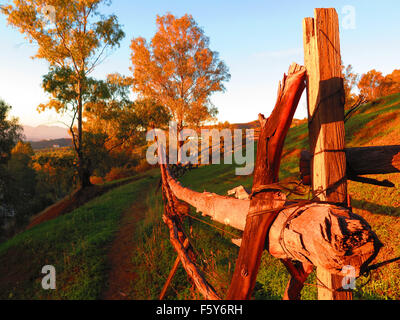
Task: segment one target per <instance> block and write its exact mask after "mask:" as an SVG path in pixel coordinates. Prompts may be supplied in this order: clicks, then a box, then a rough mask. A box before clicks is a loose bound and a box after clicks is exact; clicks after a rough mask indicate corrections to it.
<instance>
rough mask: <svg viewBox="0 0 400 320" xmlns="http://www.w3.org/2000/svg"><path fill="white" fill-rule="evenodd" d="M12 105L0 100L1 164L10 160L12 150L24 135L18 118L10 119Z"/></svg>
mask: <svg viewBox="0 0 400 320" xmlns="http://www.w3.org/2000/svg"><path fill="white" fill-rule="evenodd" d="M10 110H11V106H10V105H8V104H7V103H5V102H4V101H3V100H0V165H1V164H4V163H6V162H7V161H8V159H9V158H10V155H11V150H12V149H13V148H14V146H15V145H16V144H17V142H18V141H19V140H21V139H22V137H23V134H22V132H23V129H22V127H21V126H20V125H19V124H18V119H16V118H13V119H8V114H9V112H10Z"/></svg>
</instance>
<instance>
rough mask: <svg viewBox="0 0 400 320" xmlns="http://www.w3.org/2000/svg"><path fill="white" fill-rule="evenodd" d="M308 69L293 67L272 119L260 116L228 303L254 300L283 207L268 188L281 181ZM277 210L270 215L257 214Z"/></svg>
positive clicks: (284, 84) (274, 191)
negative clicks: (247, 205) (270, 235)
mask: <svg viewBox="0 0 400 320" xmlns="http://www.w3.org/2000/svg"><path fill="white" fill-rule="evenodd" d="M304 80H305V69H304V68H303V67H300V66H298V65H296V64H293V65H292V66H291V67H290V69H289V73H288V76H287V77H286V75H285V76H284V79H283V83H282V84H281V85H280V86H279V91H278V100H277V103H276V106H275V108H274V110H273V112H272V114H271V116H270V118H269V119H268V120H266V119H265V118H264V116H262V115H260V117H259V120H260V124H261V134H260V138H259V142H258V149H257V159H256V167H255V172H254V182H253V190H252V191H253V197H252V199H251V200H250V208H249V214H248V216H247V219H246V226H245V229H244V233H243V239H242V244H241V247H240V250H239V256H238V259H237V261H236V265H235V271H234V274H233V277H232V280H231V285H230V287H229V290H228V294H227V299H228V300H245V299H250V296H251V293H252V291H253V289H254V286H255V283H256V278H257V273H258V269H259V266H260V262H261V256H262V252H263V250H264V247H265V241H266V236H267V234H268V232H269V228H270V226H271V224H272V223H273V222H274V220H275V218H276V216H277V215H278V213H279V208H280V207H282V202H283V203H284V200H285V197H284V195H282V194H281V192H277V191H276V190H271V189H268V188H265V187H264V186H267V185H270V184H273V183H275V182H277V181H278V173H279V167H280V161H281V155H282V149H283V144H284V141H285V138H286V134H287V131H288V130H289V127H290V124H291V122H292V120H293V116H294V113H295V111H296V108H297V105H298V103H299V100H300V97H301V94H302V93H303V91H304V88H305V83H304ZM271 209H276V210H275V211H272V212H270V213H268V214H261V215H255V214H256V213H257V212H260V211H265V210H271Z"/></svg>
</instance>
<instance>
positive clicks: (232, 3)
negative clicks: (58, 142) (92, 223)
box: [0, 0, 400, 126]
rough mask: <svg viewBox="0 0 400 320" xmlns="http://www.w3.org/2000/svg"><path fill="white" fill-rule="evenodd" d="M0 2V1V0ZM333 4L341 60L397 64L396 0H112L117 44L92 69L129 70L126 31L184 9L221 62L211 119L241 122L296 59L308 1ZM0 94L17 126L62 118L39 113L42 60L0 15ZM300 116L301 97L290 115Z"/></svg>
mask: <svg viewBox="0 0 400 320" xmlns="http://www.w3.org/2000/svg"><path fill="white" fill-rule="evenodd" d="M5 2H7V1H2V0H0V4H4V3H5ZM330 7H334V8H336V10H337V12H338V15H339V22H340V37H341V52H342V60H343V62H344V64H345V65H348V64H352V65H353V68H354V71H355V72H357V73H359V74H362V73H365V72H367V71H369V70H371V69H376V70H379V71H381V72H383V74H388V73H391V72H392V71H393V70H394V69H400V59H399V58H400V37H399V31H400V19H399V12H400V1H398V0H381V1H369V0H353V1H352V0H345V1H328V0H302V1H296V0H280V1H272V0H263V1H261V0H257V1H256V0H240V1H238V0H229V1H226V0H201V1H190V0H168V1H165V0H147V1H133V0H113V2H112V4H111V6H110V7H106V8H104V9H103V11H102V12H103V13H105V14H111V13H114V14H116V15H117V17H118V19H119V22H120V24H122V26H123V29H124V31H125V33H126V37H125V39H124V40H123V41H122V43H121V47H120V48H119V49H117V50H115V52H114V53H113V54H112V55H111V56H110V57H109V58H108V59H107V60H106V61H105V62H104V63H103V64H102V65H100V66H99V67H98V68H97V69H96V71H95V72H94V73H93V76H95V77H97V78H102V79H104V78H105V77H106V75H107V74H110V73H115V72H118V73H120V74H123V75H130V71H129V67H130V65H131V63H130V55H131V51H130V49H129V46H130V43H131V40H132V39H133V38H134V37H138V36H141V37H144V38H146V39H147V40H150V39H151V38H152V37H153V35H154V33H155V32H156V25H155V19H156V16H157V15H164V14H166V13H168V12H169V13H172V14H174V15H176V16H179V17H180V16H182V15H184V14H186V13H188V14H191V15H192V16H193V18H194V19H195V20H196V22H197V23H198V25H199V26H201V27H202V28H203V30H204V32H205V34H206V36H208V37H209V38H210V47H211V49H212V50H213V51H217V52H219V55H220V59H222V60H223V61H224V62H225V64H226V65H227V66H228V68H229V70H230V74H231V80H230V81H229V82H228V83H226V85H225V86H226V91H225V92H223V93H216V94H214V95H213V96H212V99H211V100H212V102H213V104H214V105H215V106H216V107H217V108H218V110H219V114H218V120H219V121H222V122H224V121H229V122H231V123H243V122H249V121H253V120H255V119H257V115H258V114H259V113H263V114H265V115H266V116H268V115H269V114H270V113H271V111H272V109H273V107H274V105H275V100H276V94H277V88H278V83H279V81H280V80H281V79H282V77H283V74H284V73H285V72H287V70H288V68H289V66H290V64H291V63H292V62H297V63H299V64H303V62H304V58H303V35H302V20H303V18H305V17H313V15H314V8H330ZM0 39H1V47H0V48H1V49H0V98H1V99H3V100H5V101H6V102H7V103H8V104H10V105H11V106H12V107H13V109H12V112H11V116H14V117H18V118H19V120H20V123H22V124H24V125H32V126H38V125H58V126H61V125H62V123H68V122H69V118H68V117H66V116H62V115H59V114H56V113H54V112H44V113H41V114H39V113H38V112H37V110H36V108H37V106H38V105H39V104H40V103H45V102H47V101H48V96H46V94H45V93H44V92H43V89H42V88H41V82H42V76H43V75H44V74H46V73H47V72H48V64H47V62H46V61H43V60H38V59H31V57H32V56H33V55H34V54H35V52H36V50H37V48H36V46H35V45H34V44H30V43H29V42H28V41H27V40H26V39H24V36H23V35H21V34H20V33H19V31H18V30H15V29H13V28H12V27H11V26H8V25H7V22H6V18H5V16H3V15H1V14H0ZM306 116H307V106H306V99H305V98H304V97H303V98H302V100H301V102H300V104H299V107H298V111H297V113H296V115H295V117H296V118H300V119H302V118H305V117H306Z"/></svg>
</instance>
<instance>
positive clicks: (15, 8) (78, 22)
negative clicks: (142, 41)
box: [2, 0, 124, 187]
mask: <svg viewBox="0 0 400 320" xmlns="http://www.w3.org/2000/svg"><path fill="white" fill-rule="evenodd" d="M110 3H111V1H108V0H85V1H82V0H69V1H64V0H51V1H48V0H25V1H19V0H14V4H13V5H8V6H4V7H2V12H3V13H4V14H6V15H7V17H8V23H9V24H10V25H12V26H14V27H16V28H18V29H19V31H20V32H21V33H23V34H25V35H26V37H27V39H28V40H29V41H30V42H35V43H36V44H37V45H38V47H39V48H38V51H37V54H36V55H35V56H34V58H39V59H45V60H47V61H48V62H49V64H50V72H49V73H48V74H47V75H46V76H45V77H44V81H43V86H44V89H45V90H46V91H47V92H49V93H50V94H51V95H52V98H51V100H50V102H49V103H47V104H44V105H41V106H40V107H39V109H40V110H45V109H55V110H56V111H57V112H66V111H70V112H72V121H71V125H70V129H71V130H70V131H71V134H72V136H73V140H74V147H75V151H76V154H77V157H78V173H79V178H80V184H81V186H82V187H86V186H88V185H90V180H89V178H90V177H88V175H87V169H86V167H85V166H86V163H87V161H86V159H85V154H84V150H83V143H82V141H83V129H82V126H83V106H84V104H85V101H86V100H87V99H88V91H87V90H88V75H89V74H90V73H91V72H92V71H93V70H94V69H95V68H96V67H97V66H98V65H99V63H101V62H102V60H103V59H104V57H105V56H106V55H107V54H108V53H109V52H110V50H112V49H113V48H115V47H116V46H119V43H120V41H121V40H122V38H123V37H124V32H123V31H122V29H121V26H120V25H119V24H118V20H117V18H116V16H114V15H111V16H109V17H104V16H103V15H101V14H100V12H99V7H100V5H101V4H110ZM76 120H77V122H78V123H77V132H75V131H74V130H73V128H74V125H75V121H76Z"/></svg>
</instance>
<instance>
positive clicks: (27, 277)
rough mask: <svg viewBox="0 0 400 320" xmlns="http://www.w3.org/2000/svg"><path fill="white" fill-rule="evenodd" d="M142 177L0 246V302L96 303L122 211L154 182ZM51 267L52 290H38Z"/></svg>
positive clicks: (149, 178)
mask: <svg viewBox="0 0 400 320" xmlns="http://www.w3.org/2000/svg"><path fill="white" fill-rule="evenodd" d="M155 179H157V178H153V177H145V178H143V179H141V180H139V181H136V182H134V183H131V184H128V185H124V186H122V187H119V188H117V189H114V190H112V191H110V192H109V193H107V194H105V195H103V196H101V197H99V198H97V199H94V200H93V201H90V202H88V203H87V204H86V205H84V206H82V207H81V208H79V209H77V210H75V211H73V212H72V213H70V214H67V215H64V216H61V217H59V218H57V219H54V220H52V221H49V222H46V223H43V224H41V225H39V226H37V227H35V228H33V229H31V230H29V231H26V232H24V233H21V234H19V235H17V236H16V237H14V238H13V239H11V240H10V241H8V242H6V243H3V244H1V245H0V274H1V279H0V283H1V290H0V299H98V298H99V297H100V295H101V292H102V291H103V290H104V286H105V283H107V276H108V272H107V268H108V265H107V254H108V249H109V247H110V244H111V243H112V241H113V239H114V236H115V233H116V231H117V230H118V228H119V221H120V218H121V214H122V213H123V212H124V210H126V209H128V208H129V207H130V205H131V204H132V202H134V201H135V200H136V201H137V200H138V199H139V197H140V193H141V189H143V188H146V187H148V186H149V184H150V183H152V182H154V181H155ZM45 265H53V266H54V267H55V268H56V272H57V290H50V291H45V290H43V289H42V288H41V280H42V277H44V275H42V274H41V269H42V267H43V266H45Z"/></svg>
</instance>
